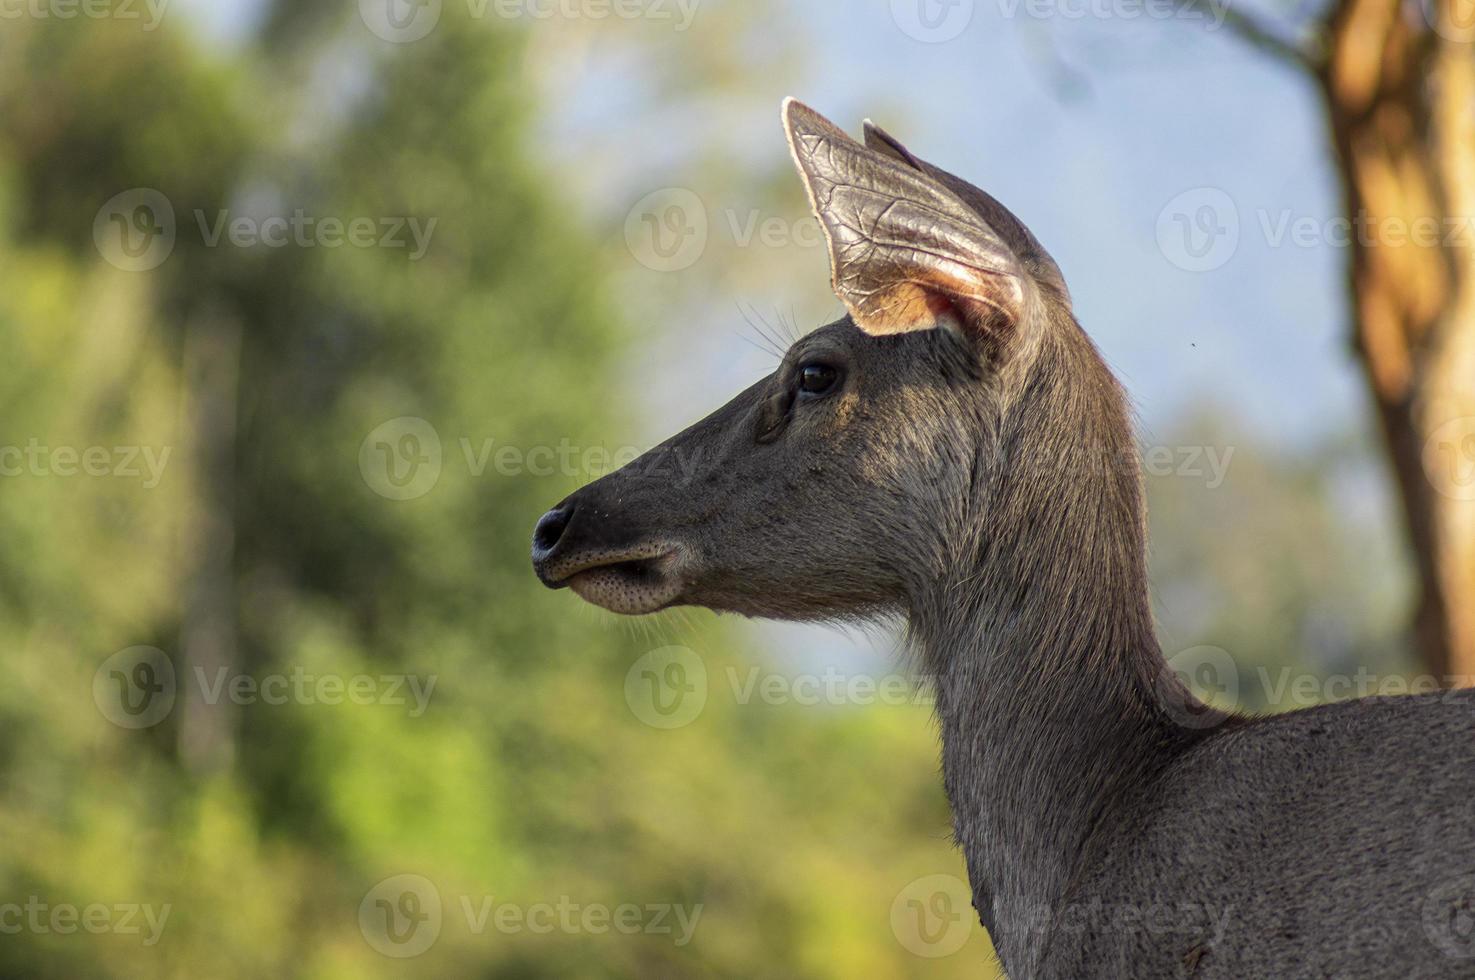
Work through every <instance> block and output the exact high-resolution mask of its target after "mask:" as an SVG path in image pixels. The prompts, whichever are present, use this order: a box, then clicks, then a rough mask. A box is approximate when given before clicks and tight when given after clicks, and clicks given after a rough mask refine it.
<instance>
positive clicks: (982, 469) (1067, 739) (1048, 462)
mask: <svg viewBox="0 0 1475 980" xmlns="http://www.w3.org/2000/svg"><path fill="white" fill-rule="evenodd" d="M1059 356H1064V355H1063V354H1059V353H1057V357H1059ZM1078 356H1084V358H1085V361H1084V363H1082V364H1077V365H1074V367H1073V369H1072V368H1071V366H1070V365H1068V364H1061V363H1059V362H1056V363H1054V364H1053V365H1043V366H1042V367H1041V368H1040V369H1037V372H1036V375H1035V376H1034V377H1033V378H1032V379H1031V383H1030V385H1029V386H1028V388H1027V390H1026V391H1025V393H1024V394H1022V395H1021V396H1020V398H1021V399H1026V400H1027V402H1025V403H1022V404H1019V405H1017V406H1016V408H1015V410H1013V411H1011V412H1009V413H1008V417H1005V418H1004V419H1002V420H1001V422H1000V425H999V429H998V435H997V441H994V440H990V441H989V442H988V444H987V445H986V446H984V447H983V448H982V449H981V450H980V455H987V457H988V458H987V459H985V460H981V461H980V463H979V465H978V474H979V476H978V481H977V482H978V484H979V485H980V486H981V487H983V488H984V489H983V491H982V494H981V496H980V499H979V501H978V502H976V503H975V505H974V507H973V516H972V517H971V518H970V520H969V524H970V526H969V527H968V528H967V529H966V530H964V531H963V532H962V533H959V534H956V535H954V538H955V540H956V542H957V546H955V547H953V548H952V551H951V554H950V556H949V558H948V559H947V560H946V561H945V565H946V566H947V568H948V571H947V572H946V573H945V574H944V575H943V576H942V577H941V578H940V579H939V580H938V581H936V582H934V583H931V585H930V588H929V589H927V590H926V594H925V595H924V596H923V597H922V598H921V601H919V602H917V603H916V604H915V606H914V609H913V615H912V624H911V625H912V630H913V634H914V636H915V637H916V639H917V641H918V642H919V644H920V646H921V648H922V651H923V654H924V656H925V658H926V661H927V664H928V670H929V671H930V672H931V673H932V674H933V675H934V677H935V680H936V686H937V690H936V694H937V710H938V715H939V719H940V723H941V732H942V765H943V775H944V781H945V785H946V788H947V793H948V798H949V801H950V803H951V805H952V809H953V815H954V823H955V833H956V836H957V840H958V843H959V845H960V846H961V848H962V849H963V851H964V854H965V856H966V858H967V863H968V872H969V877H970V880H971V884H972V888H973V894H974V904H975V906H976V907H977V909H978V912H979V915H980V917H981V919H982V920H983V922H984V924H985V925H986V926H987V927H988V928H989V931H990V933H991V935H992V937H993V940H994V945H995V948H996V949H998V951H999V953H1000V956H1001V957H1002V958H1003V959H1004V961H1005V965H1006V966H1007V967H1008V968H1009V969H1011V971H1015V972H1016V973H1017V974H1018V975H1029V974H1030V973H1032V972H1033V967H1034V965H1035V963H1036V962H1037V958H1038V956H1039V954H1040V952H1041V950H1042V949H1043V945H1044V941H1045V939H1046V936H1047V934H1048V928H1049V923H1050V921H1051V919H1052V916H1053V915H1054V914H1056V913H1057V912H1058V910H1059V908H1060V906H1061V905H1062V903H1063V901H1064V899H1065V897H1066V896H1067V893H1068V891H1069V889H1070V887H1071V885H1072V882H1073V880H1074V878H1075V877H1076V875H1077V874H1078V872H1079V871H1080V870H1081V867H1082V863H1083V860H1084V855H1085V853H1086V851H1087V849H1088V846H1089V844H1090V839H1091V836H1092V833H1093V829H1094V828H1095V827H1096V826H1097V824H1098V821H1100V820H1102V819H1103V817H1106V816H1108V815H1109V813H1110V810H1111V807H1112V804H1113V803H1114V801H1116V800H1117V799H1119V798H1120V797H1121V795H1122V794H1123V793H1124V792H1125V791H1126V790H1128V789H1130V788H1131V787H1133V786H1135V785H1137V784H1139V783H1140V782H1141V781H1143V780H1144V779H1146V778H1148V777H1149V776H1150V774H1151V773H1152V772H1153V771H1154V770H1155V769H1156V768H1157V767H1159V766H1160V765H1161V764H1162V762H1163V761H1164V759H1165V757H1166V755H1167V754H1169V753H1171V752H1172V751H1173V747H1174V746H1175V745H1176V744H1178V742H1179V740H1180V738H1181V734H1180V732H1181V730H1180V729H1179V728H1178V726H1176V725H1175V724H1174V723H1173V721H1172V718H1171V716H1170V714H1169V711H1168V709H1167V707H1166V704H1165V696H1168V697H1174V698H1177V697H1186V695H1184V694H1182V693H1181V691H1180V690H1178V689H1175V688H1173V687H1171V686H1170V687H1168V688H1167V689H1165V687H1164V685H1165V684H1166V685H1173V684H1175V682H1173V681H1171V680H1165V679H1164V672H1163V670H1162V660H1161V655H1160V653H1159V649H1158V646H1157V642H1156V639H1155V637H1154V634H1153V627H1152V621H1151V612H1150V606H1149V602H1148V592H1147V575H1146V567H1145V565H1146V560H1145V542H1144V530H1143V506H1142V494H1141V488H1140V477H1139V474H1138V471H1137V463H1136V459H1137V457H1136V453H1135V447H1134V445H1133V442H1132V437H1131V431H1130V428H1129V427H1128V425H1127V422H1126V415H1125V411H1124V408H1123V405H1122V398H1121V396H1120V394H1119V392H1118V389H1117V386H1116V383H1115V381H1114V380H1113V379H1111V378H1110V376H1109V375H1108V374H1106V370H1105V368H1104V366H1101V365H1100V364H1099V361H1097V360H1096V358H1095V354H1094V351H1090V350H1087V351H1085V352H1084V354H1083V355H1080V354H1078ZM1082 370H1090V371H1095V370H1099V372H1100V377H1099V382H1100V383H1099V384H1088V385H1084V386H1081V385H1079V384H1076V385H1070V386H1067V385H1065V384H1063V383H1062V382H1060V381H1058V380H1056V379H1060V378H1072V377H1075V378H1078V377H1079V376H1080V373H1081V371H1082ZM1009 417H1013V418H1017V419H1020V420H1021V421H1020V422H1018V423H1011V422H1010V421H1009Z"/></svg>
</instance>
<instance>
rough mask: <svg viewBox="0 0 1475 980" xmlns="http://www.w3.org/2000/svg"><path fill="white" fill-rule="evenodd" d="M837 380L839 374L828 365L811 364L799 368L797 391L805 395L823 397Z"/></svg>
mask: <svg viewBox="0 0 1475 980" xmlns="http://www.w3.org/2000/svg"><path fill="white" fill-rule="evenodd" d="M839 380H840V372H839V371H837V370H836V369H834V368H832V367H830V365H828V364H820V363H811V364H805V365H803V366H802V367H800V368H799V391H800V392H801V393H803V394H806V395H823V394H824V393H825V392H827V391H829V390H830V389H831V388H833V387H835V382H837V381H839Z"/></svg>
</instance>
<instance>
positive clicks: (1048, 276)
mask: <svg viewBox="0 0 1475 980" xmlns="http://www.w3.org/2000/svg"><path fill="white" fill-rule="evenodd" d="M862 128H863V129H864V130H865V140H866V146H867V147H869V148H870V149H872V150H875V151H876V152H877V153H884V154H886V155H887V156H890V157H892V158H894V159H896V160H899V161H901V162H902V163H905V164H906V165H907V166H909V167H912V168H914V169H916V170H920V171H922V173H924V174H926V175H927V176H929V177H931V178H932V179H933V180H936V181H937V182H938V183H940V184H942V185H943V186H944V187H946V188H947V189H948V190H950V191H952V192H953V193H954V194H956V195H958V198H959V199H960V200H961V201H962V202H963V203H964V204H966V205H968V207H970V208H972V209H973V211H974V213H976V214H977V215H978V216H979V217H981V218H982V219H983V220H984V222H985V223H986V224H987V225H988V226H989V227H990V228H992V229H993V230H994V231H996V232H997V233H998V234H999V237H1000V238H1002V239H1004V241H1005V242H1007V243H1008V245H1009V248H1010V250H1011V251H1012V252H1013V253H1014V255H1015V256H1016V257H1017V258H1018V259H1019V260H1020V262H1021V263H1022V264H1023V265H1024V267H1025V268H1026V269H1027V270H1028V271H1029V273H1030V275H1031V276H1033V277H1034V280H1035V281H1036V282H1038V283H1042V284H1044V285H1047V286H1050V287H1052V288H1053V289H1054V290H1055V291H1056V292H1057V293H1058V294H1059V295H1060V298H1061V299H1062V300H1064V301H1065V302H1066V304H1069V303H1070V290H1068V289H1067V288H1066V286H1065V276H1064V275H1062V274H1061V272H1060V267H1059V266H1058V265H1056V264H1055V260H1054V259H1053V258H1051V257H1050V253H1049V252H1047V251H1045V247H1044V246H1043V245H1041V244H1040V241H1039V239H1038V238H1036V237H1035V236H1034V233H1033V232H1032V231H1030V230H1029V228H1028V227H1027V226H1026V225H1025V223H1024V222H1023V221H1020V220H1019V219H1018V218H1017V217H1015V216H1014V212H1012V211H1010V210H1009V209H1008V208H1006V207H1004V205H1002V204H1000V203H999V202H998V200H997V199H996V198H994V196H993V195H992V194H989V193H988V192H987V191H984V190H981V189H980V188H977V187H974V186H973V185H972V184H970V183H968V182H967V181H966V180H964V179H963V178H961V177H958V176H955V175H953V174H950V173H948V172H947V171H946V170H943V169H942V168H941V167H934V166H933V165H932V164H930V163H928V162H927V161H926V160H922V159H919V158H918V157H915V156H913V155H912V153H911V151H910V150H908V149H907V148H906V147H905V146H902V145H901V141H899V140H898V139H897V138H896V137H894V136H892V135H891V134H890V133H888V132H886V130H884V129H882V128H881V127H880V126H877V125H876V124H875V123H873V122H871V121H870V120H869V119H867V120H866V121H865V122H864V123H863V124H862Z"/></svg>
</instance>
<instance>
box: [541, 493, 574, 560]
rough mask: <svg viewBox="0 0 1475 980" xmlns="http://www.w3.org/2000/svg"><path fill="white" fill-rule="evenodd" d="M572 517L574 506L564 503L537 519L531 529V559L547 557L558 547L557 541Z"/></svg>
mask: <svg viewBox="0 0 1475 980" xmlns="http://www.w3.org/2000/svg"><path fill="white" fill-rule="evenodd" d="M573 516H574V505H573V504H571V503H569V502H567V501H565V502H564V503H561V504H559V505H558V506H557V507H555V508H553V509H552V510H550V511H549V512H548V513H546V514H544V515H543V516H542V517H540V518H538V525H537V527H535V528H533V559H534V560H537V559H538V558H540V557H544V556H546V555H548V554H549V553H550V552H551V551H553V549H554V548H556V547H558V542H559V539H560V538H562V537H563V532H564V531H565V530H566V529H567V528H568V525H569V521H570V520H572V519H573Z"/></svg>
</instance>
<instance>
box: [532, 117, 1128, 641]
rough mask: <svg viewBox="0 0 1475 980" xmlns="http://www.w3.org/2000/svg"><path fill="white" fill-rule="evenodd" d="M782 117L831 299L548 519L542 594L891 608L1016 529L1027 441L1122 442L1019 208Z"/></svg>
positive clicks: (890, 154) (804, 610) (1047, 445)
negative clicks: (775, 353) (730, 389)
mask: <svg viewBox="0 0 1475 980" xmlns="http://www.w3.org/2000/svg"><path fill="white" fill-rule="evenodd" d="M783 122H784V127H785V130H786V132H787V135H788V141H789V149H790V151H791V153H792V155H793V158H794V162H795V164H796V165H797V167H798V170H799V174H800V176H801V177H802V179H803V181H804V185H805V187H806V189H807V191H808V195H809V200H810V203H811V205H812V207H813V209H814V212H815V214H816V215H817V216H818V217H819V219H820V223H821V226H822V227H823V229H824V232H825V237H826V241H827V244H828V253H829V258H830V263H831V270H832V274H833V275H832V285H833V289H834V292H835V294H836V295H837V296H838V297H839V298H840V300H841V301H842V302H843V303H844V305H845V307H846V309H847V310H848V312H849V315H848V316H846V317H845V318H843V319H841V320H839V321H837V322H835V323H831V324H829V325H827V326H824V327H821V328H819V329H818V330H815V331H813V332H812V333H810V334H808V335H807V336H805V337H803V338H802V339H800V340H799V341H798V342H796V343H795V344H794V345H793V347H792V348H791V349H790V350H789V351H788V352H787V354H786V355H785V356H784V358H783V361H782V363H781V364H780V365H779V368H778V370H776V371H775V372H774V373H773V374H771V375H769V376H768V377H767V378H764V379H763V380H761V381H759V382H758V383H757V384H754V385H753V386H752V387H750V388H749V389H747V390H746V391H744V392H743V393H741V394H740V395H738V396H737V397H736V398H734V399H733V400H732V401H731V402H729V403H728V404H727V405H725V406H723V407H722V408H720V409H718V410H717V411H716V412H715V413H713V414H712V415H710V416H708V417H707V418H705V419H703V420H702V421H700V422H697V423H696V424H695V425H693V426H691V427H690V428H689V429H687V430H685V431H684V432H681V433H679V434H677V435H676V436H673V437H672V438H671V439H669V440H667V441H666V442H664V443H663V444H661V445H660V446H657V447H656V448H655V449H653V450H651V451H650V452H648V453H646V454H645V455H643V456H642V457H640V458H639V459H637V460H635V461H633V462H632V463H631V464H629V465H628V466H626V467H624V468H622V469H620V470H618V471H616V472H614V473H612V474H610V475H608V476H606V477H604V478H603V479H600V480H598V481H596V482H594V483H592V484H590V485H589V486H586V487H584V488H583V489H581V490H579V491H578V492H576V493H574V494H572V495H571V496H569V497H568V498H566V499H565V500H564V501H562V502H561V503H559V504H558V505H557V506H555V507H554V508H553V509H552V510H550V511H549V512H548V513H547V514H545V515H544V516H543V518H542V519H541V520H540V521H539V522H538V525H537V528H536V530H535V532H534V536H533V565H534V568H535V569H536V571H537V573H538V575H539V577H540V578H541V579H542V580H543V582H544V583H545V584H547V585H549V586H550V587H553V588H559V587H562V586H569V587H570V588H572V589H573V590H574V591H575V592H576V593H577V594H578V595H579V596H581V597H582V598H584V599H586V600H588V601H589V602H592V603H595V604H597V605H600V606H603V607H605V608H606V609H610V610H613V611H615V612H620V613H629V614H639V613H648V612H652V611H655V610H658V609H662V608H665V607H668V606H674V605H699V606H706V607H708V608H712V609H717V610H727V611H736V612H740V613H744V614H748V615H753V616H765V617H773V618H784V619H835V618H842V619H843V618H860V617H869V616H873V615H876V614H882V615H885V614H888V613H903V614H904V613H907V612H910V611H914V610H915V609H916V607H917V605H918V603H919V602H921V601H922V599H923V597H924V596H926V595H928V594H931V593H935V591H936V589H937V587H938V585H939V583H940V582H943V581H945V580H947V579H948V578H949V576H954V575H959V574H963V575H966V574H967V573H968V571H969V570H971V569H973V568H974V567H975V566H976V565H977V563H978V561H979V560H980V558H981V555H983V554H984V553H985V552H988V551H989V550H990V547H991V545H992V544H993V539H994V538H995V537H996V536H998V535H1004V534H1008V533H1010V531H1009V529H1008V528H1007V527H1004V526H1002V525H1000V524H999V522H998V520H994V521H992V527H991V526H990V524H991V522H990V515H994V516H995V517H996V518H997V517H999V516H1001V515H1011V516H1012V518H1013V519H1014V520H1016V521H1026V522H1028V521H1032V520H1034V518H1033V517H1032V516H1031V512H1032V511H1033V510H1036V509H1039V508H1041V507H1045V506H1046V505H1047V504H1048V502H1049V498H1050V497H1051V495H1052V494H1053V493H1054V491H1053V488H1052V487H1050V485H1049V483H1048V481H1042V480H1041V479H1034V478H1033V477H1034V475H1035V473H1036V470H1035V469H1031V468H1030V467H1028V466H1025V465H1024V460H1023V458H1022V457H1024V456H1026V455H1028V456H1030V457H1031V462H1032V464H1033V465H1034V466H1036V467H1037V466H1038V465H1040V464H1041V463H1042V462H1043V463H1046V464H1048V463H1049V461H1050V460H1051V459H1052V447H1054V446H1056V445H1057V444H1060V443H1061V442H1062V436H1063V438H1064V445H1065V446H1066V448H1067V452H1070V451H1074V450H1076V449H1078V448H1079V444H1080V443H1083V442H1090V443H1091V444H1093V445H1094V446H1095V449H1096V450H1098V451H1100V450H1105V451H1108V452H1111V451H1115V450H1116V449H1117V448H1120V447H1116V446H1115V445H1114V443H1115V442H1117V441H1122V440H1126V441H1127V445H1129V444H1130V443H1129V436H1128V435H1127V432H1126V425H1125V421H1124V419H1123V418H1122V413H1121V410H1120V406H1119V405H1117V398H1118V396H1117V393H1116V387H1115V382H1114V381H1113V380H1112V379H1111V377H1110V375H1109V374H1107V372H1106V371H1105V369H1104V367H1102V366H1101V365H1100V362H1099V360H1098V359H1097V358H1096V356H1095V353H1094V350H1093V349H1092V348H1091V346H1090V343H1089V341H1087V340H1086V339H1085V336H1084V334H1083V333H1082V332H1081V331H1080V328H1079V327H1078V326H1076V324H1075V321H1074V320H1073V318H1072V317H1071V314H1070V305H1069V303H1070V301H1069V297H1068V294H1067V292H1066V289H1065V285H1064V282H1063V280H1062V279H1061V276H1060V272H1059V270H1058V269H1057V267H1056V266H1055V263H1054V262H1053V261H1052V260H1051V259H1050V257H1049V255H1047V254H1046V253H1045V251H1044V250H1043V249H1042V248H1041V247H1040V245H1039V243H1038V242H1036V241H1035V239H1034V236H1033V235H1031V234H1030V232H1029V231H1028V230H1027V229H1026V228H1025V227H1024V225H1023V224H1022V223H1020V221H1019V220H1018V219H1017V218H1015V217H1014V216H1013V215H1012V214H1010V213H1009V212H1008V211H1007V210H1006V209H1004V208H1003V206H1001V205H1000V204H999V203H998V202H997V201H995V200H994V199H993V198H992V197H990V196H989V195H987V194H986V193H984V192H983V191H981V190H979V189H978V188H976V187H973V186H971V185H970V184H968V183H966V182H964V181H963V180H961V179H959V178H957V177H955V176H953V175H951V174H948V173H945V172H943V171H941V170H939V169H937V168H936V167H933V166H931V165H929V164H927V163H925V162H923V161H921V160H919V159H917V158H916V157H915V156H913V155H912V154H911V153H910V152H908V151H907V150H906V149H905V148H904V147H903V146H902V145H901V144H900V143H898V142H897V141H895V140H894V139H892V138H891V137H890V136H888V135H887V134H886V133H884V132H882V131H881V130H880V129H878V128H876V127H875V126H873V125H871V124H870V123H867V124H866V128H865V143H864V144H861V143H857V142H856V141H854V140H852V139H851V138H849V137H848V136H846V135H845V133H843V132H842V131H841V130H839V129H838V128H836V127H835V126H834V125H832V124H831V123H830V122H828V121H827V120H825V119H824V118H823V117H821V116H820V115H818V114H817V113H815V112H814V111H813V110H811V109H809V108H808V107H806V106H804V105H802V104H800V103H798V102H795V101H793V100H789V101H786V102H785V104H784V107H783ZM1062 379H1072V380H1074V382H1076V384H1077V387H1076V389H1075V390H1072V386H1071V385H1070V384H1061V383H1057V382H1059V381H1060V380H1062ZM1072 415H1074V416H1076V417H1075V418H1072ZM1062 430H1064V431H1063V432H1062ZM1098 430H1100V431H1098ZM1103 433H1104V435H1105V440H1104V441H1105V443H1108V444H1110V445H1103V436H1102V434H1103ZM1035 457H1038V458H1035ZM1056 461H1057V462H1059V460H1058V459H1057V460H1056ZM1129 483H1130V486H1128V487H1126V488H1125V489H1124V491H1123V493H1124V494H1125V495H1126V496H1127V497H1130V498H1131V499H1130V500H1127V501H1125V503H1124V504H1123V508H1124V512H1126V513H1125V516H1126V517H1127V519H1128V520H1129V522H1135V521H1137V520H1138V518H1137V516H1136V513H1135V507H1136V498H1135V493H1136V489H1135V478H1134V479H1133V480H1131V481H1129ZM1117 496H1121V494H1118V495H1117ZM1063 506H1064V509H1065V510H1068V509H1069V507H1068V505H1063ZM1077 509H1080V508H1077ZM1087 509H1090V510H1094V511H1097V512H1099V507H1096V506H1095V505H1094V504H1091V505H1089V506H1088V507H1087ZM1042 513H1044V512H1043V511H1042ZM1044 520H1053V518H1041V521H1044ZM1057 523H1058V522H1057ZM1077 543H1078V542H1077ZM993 550H994V551H996V552H1002V551H1009V550H1014V549H1012V548H999V547H995V548H994V549H993ZM1026 558H1027V560H1029V561H1036V560H1038V557H1037V556H1036V557H1030V556H1026ZM1026 571H1027V570H1026Z"/></svg>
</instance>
